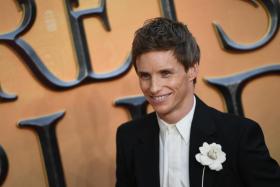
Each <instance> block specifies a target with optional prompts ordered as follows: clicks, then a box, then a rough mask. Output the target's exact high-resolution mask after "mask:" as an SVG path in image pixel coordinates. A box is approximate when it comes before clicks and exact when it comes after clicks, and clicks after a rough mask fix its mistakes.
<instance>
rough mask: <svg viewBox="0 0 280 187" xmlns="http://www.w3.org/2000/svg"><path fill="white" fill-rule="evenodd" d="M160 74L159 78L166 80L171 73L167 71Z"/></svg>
mask: <svg viewBox="0 0 280 187" xmlns="http://www.w3.org/2000/svg"><path fill="white" fill-rule="evenodd" d="M160 74H161V77H163V78H168V77H170V76H171V74H172V72H171V71H169V70H162V71H161V72H160Z"/></svg>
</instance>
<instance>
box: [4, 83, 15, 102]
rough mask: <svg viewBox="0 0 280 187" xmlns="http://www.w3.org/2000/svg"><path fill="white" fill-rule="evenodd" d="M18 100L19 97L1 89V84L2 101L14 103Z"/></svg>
mask: <svg viewBox="0 0 280 187" xmlns="http://www.w3.org/2000/svg"><path fill="white" fill-rule="evenodd" d="M16 99H17V96H16V95H15V94H10V93H7V92H5V91H4V90H3V89H2V87H1V84H0V101H5V102H7V101H14V100H16Z"/></svg>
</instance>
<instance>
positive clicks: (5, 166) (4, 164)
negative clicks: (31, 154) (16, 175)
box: [0, 145, 9, 186]
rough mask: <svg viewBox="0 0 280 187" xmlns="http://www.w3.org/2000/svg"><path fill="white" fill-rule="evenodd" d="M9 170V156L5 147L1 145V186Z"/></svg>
mask: <svg viewBox="0 0 280 187" xmlns="http://www.w3.org/2000/svg"><path fill="white" fill-rule="evenodd" d="M8 170H9V162H8V157H7V155H6V153H5V151H4V148H3V147H2V146H1V145H0V186H1V185H2V184H3V183H4V181H5V179H6V177H7V174H8Z"/></svg>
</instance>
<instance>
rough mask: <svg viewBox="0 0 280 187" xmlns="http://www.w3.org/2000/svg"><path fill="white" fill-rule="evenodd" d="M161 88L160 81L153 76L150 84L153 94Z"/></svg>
mask: <svg viewBox="0 0 280 187" xmlns="http://www.w3.org/2000/svg"><path fill="white" fill-rule="evenodd" d="M160 89H161V86H160V81H158V80H157V79H156V78H154V77H153V78H152V80H151V84H150V92H151V94H153V95H155V94H157V93H158V92H159V91H160Z"/></svg>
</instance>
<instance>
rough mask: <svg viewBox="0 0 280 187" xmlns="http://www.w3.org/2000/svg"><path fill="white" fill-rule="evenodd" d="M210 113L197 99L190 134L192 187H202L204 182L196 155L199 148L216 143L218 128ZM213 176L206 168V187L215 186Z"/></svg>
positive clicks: (201, 168)
mask: <svg viewBox="0 0 280 187" xmlns="http://www.w3.org/2000/svg"><path fill="white" fill-rule="evenodd" d="M210 113H211V111H210V110H209V108H208V106H206V105H205V104H204V103H203V102H202V101H201V100H200V99H199V98H198V97H196V108H195V112H194V117H193V122H192V126H191V133H190V153H189V176H190V186H191V187H200V186H201V182H202V172H203V166H202V165H201V164H200V163H199V162H197V161H196V159H195V155H196V154H197V153H199V147H200V146H202V144H203V142H207V143H213V142H214V141H215V137H214V136H215V131H216V128H215V124H214V122H213V119H212V118H211V115H210ZM213 174H214V173H213V172H212V171H211V170H209V168H208V167H206V168H205V173H204V187H210V186H213V182H214V180H213V178H214V176H212V175H213Z"/></svg>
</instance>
